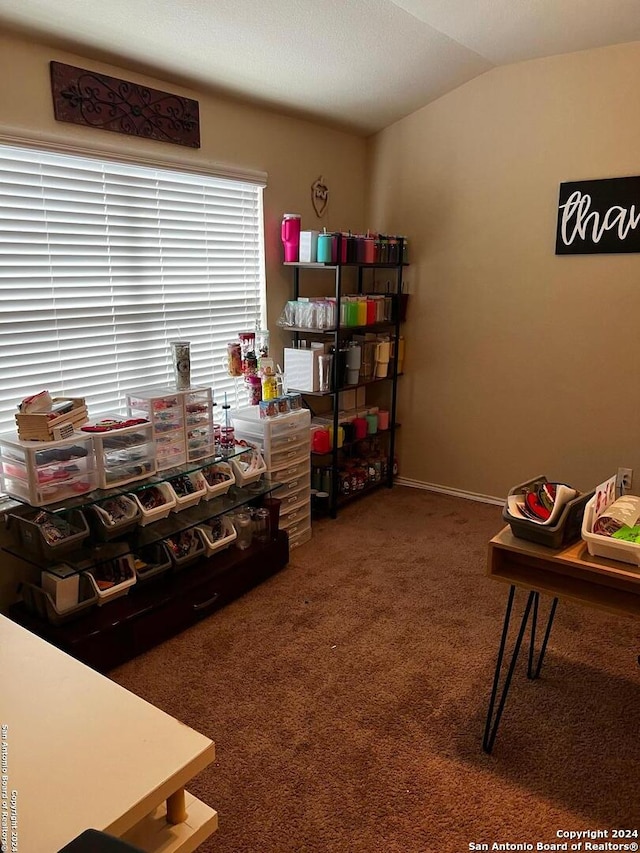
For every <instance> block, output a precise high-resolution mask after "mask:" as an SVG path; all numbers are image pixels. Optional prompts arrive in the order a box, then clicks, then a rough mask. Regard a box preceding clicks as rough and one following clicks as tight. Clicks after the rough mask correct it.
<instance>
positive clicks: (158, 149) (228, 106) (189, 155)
mask: <svg viewBox="0 0 640 853" xmlns="http://www.w3.org/2000/svg"><path fill="white" fill-rule="evenodd" d="M52 59H55V60H58V61H60V62H66V63H69V64H71V65H78V66H80V67H82V68H88V69H91V70H95V71H101V72H103V73H106V74H112V75H114V76H116V77H122V78H124V79H127V80H132V81H134V82H138V83H142V84H146V85H149V86H153V87H154V88H158V89H163V90H166V91H170V92H175V93H177V94H183V95H186V96H188V97H191V98H195V99H197V100H198V102H199V106H200V133H201V143H202V147H201V148H200V149H199V150H192V149H189V148H185V147H182V146H177V145H168V144H165V143H161V142H154V141H151V140H143V139H137V138H132V137H127V136H122V135H120V134H115V133H108V132H105V131H99V130H95V129H92V128H83V127H78V126H76V125H72V124H66V123H61V122H56V121H55V119H54V117H53V109H52V104H51V93H50V84H49V61H50V60H52ZM0 77H1V79H2V80H3V81H4V82H3V85H2V86H1V87H0V134H4V135H13V136H25V137H37V138H42V139H43V140H55V141H58V142H60V143H66V144H68V145H73V146H79V147H83V148H92V149H96V150H102V151H105V152H110V153H112V154H113V153H116V154H118V153H122V154H127V155H139V156H141V157H147V158H159V159H162V160H167V161H171V162H173V163H175V164H178V165H179V164H180V163H184V164H186V165H189V164H192V165H197V166H199V167H200V166H207V165H212V164H213V165H220V164H223V165H224V164H227V165H231V166H235V167H239V168H241V169H251V170H259V171H263V172H267V174H268V185H267V189H266V190H265V194H264V207H265V238H266V272H267V313H268V324H269V327H270V329H271V331H272V334H273V335H274V343H275V350H276V355H277V354H278V350H279V348H280V347H281V345H282V343H283V342H284V341H285V340H286V339H287V336H286V335H280V334H279V331H278V329H277V327H276V325H275V323H276V320H277V318H278V316H279V314H280V311H281V309H282V306H283V304H284V302H285V301H286V300H287V299H288V298H289V294H290V290H291V286H292V281H291V275H290V273H287V272H286V271H285V270H284V269H283V267H282V266H281V260H282V255H281V252H282V249H281V244H280V219H281V215H282V213H283V212H285V211H295V212H298V213H301V214H302V227H303V228H318V227H323V226H325V225H326V226H327V228H331V229H337V228H345V229H348V228H351V229H354V230H355V229H360V228H362V227H363V226H364V204H365V195H366V180H367V175H366V143H365V141H364V140H363V139H361V138H359V137H357V136H353V135H350V134H347V133H343V132H340V131H336V130H332V129H329V128H326V127H323V126H321V125H317V124H313V123H311V122H307V121H301V120H298V119H295V118H289V117H286V116H283V115H278V114H276V113H272V112H269V111H267V110H263V109H258V108H253V107H250V106H247V105H245V104H240V103H235V102H233V101H231V100H225V99H222V98H219V97H214V96H213V95H211V94H207V93H205V92H198V91H192V90H188V89H184V88H182V87H180V86H177V85H173V84H172V83H171V81H170V80H157V79H153V78H149V77H147V76H145V75H142V74H139V73H136V72H135V70H132V69H126V68H118V67H115V66H111V65H105V64H104V63H100V62H94V61H92V60H91V59H90V58H88V57H83V56H77V55H75V54H70V53H65V52H64V51H61V50H57V49H53V48H50V47H47V46H44V45H40V44H37V43H31V42H28V41H26V40H22V39H20V38H17V37H13V36H6V35H5V36H3V35H0ZM319 175H322V177H323V178H324V181H325V183H326V184H327V186H328V187H329V205H328V208H327V212H326V214H325V216H324V217H323V218H322V219H321V220H319V219H317V217H316V215H315V213H314V211H313V207H312V205H311V185H312V183H313V182H314V181H315V179H316V178H317V177H318V176H319ZM3 369H5V370H7V369H11V366H10V365H4V368H3ZM0 556H2V555H0ZM5 559H6V557H3V560H5ZM14 590H15V569H14V568H13V567H10V566H9V565H8V564H5V565H4V568H3V570H2V571H0V608H2V606H3V605H6V603H7V601H8V600H9V598H11V597H12V596H13V595H14Z"/></svg>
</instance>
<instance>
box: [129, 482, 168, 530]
mask: <svg viewBox="0 0 640 853" xmlns="http://www.w3.org/2000/svg"><path fill="white" fill-rule="evenodd" d="M129 497H130V498H131V499H132V500H133V501H134V503H136V504H137V505H138V507H139V509H140V517H139V518H138V524H139V525H140V527H145V526H146V525H147V524H151V523H152V522H154V521H158V520H159V519H161V518H166V517H167V516H168V515H169V513H170V512H171V510H172V509H173V508H174V507H175V505H176V502H177V499H176V494H175V492H174V491H173V489H172V488H171V486H168V485H167V484H166V483H156V485H154V486H146V487H145V488H144V489H138V491H137V492H132V493H131V494H130V495H129Z"/></svg>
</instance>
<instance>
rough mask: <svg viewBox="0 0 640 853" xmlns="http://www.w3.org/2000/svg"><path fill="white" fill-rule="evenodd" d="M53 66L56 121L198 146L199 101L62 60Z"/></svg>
mask: <svg viewBox="0 0 640 853" xmlns="http://www.w3.org/2000/svg"><path fill="white" fill-rule="evenodd" d="M50 66H51V92H52V94H53V110H54V115H55V117H56V119H57V120H58V121H69V122H72V123H73V124H83V125H85V126H86V127H97V128H100V130H112V131H114V132H115V133H127V134H129V135H131V136H142V137H144V138H146V139H157V140H158V141H160V142H174V143H176V144H177V145H187V146H189V147H190V148H199V147H200V115H199V111H198V102H197V101H194V100H192V99H191V98H183V97H181V96H180V95H172V94H170V93H169V92H160V91H159V90H158V89H151V88H149V87H148V86H140V85H138V84H137V83H129V82H127V81H126V80H119V79H118V78H117V77H108V76H107V75H106V74H97V73H96V72H95V71H86V70H84V69H82V68H75V67H74V66H73V65H64V64H63V63H62V62H51V63H50Z"/></svg>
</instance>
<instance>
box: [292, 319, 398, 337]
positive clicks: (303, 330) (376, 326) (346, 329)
mask: <svg viewBox="0 0 640 853" xmlns="http://www.w3.org/2000/svg"><path fill="white" fill-rule="evenodd" d="M394 326H395V322H394V321H393V320H380V322H378V323H367V324H365V325H363V326H340V328H339V329H335V328H331V329H310V328H309V327H308V326H280V327H279V328H281V329H282V330H283V331H285V332H297V333H298V334H301V335H335V334H336V332H337V333H338V334H339V335H350V334H353V332H372V333H373V332H382V331H385V330H387V329H389V328H390V327H391V328H393V327H394Z"/></svg>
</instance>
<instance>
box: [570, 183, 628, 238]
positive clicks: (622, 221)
mask: <svg viewBox="0 0 640 853" xmlns="http://www.w3.org/2000/svg"><path fill="white" fill-rule="evenodd" d="M590 207H591V196H590V195H589V194H588V193H584V194H583V193H581V192H580V190H575V192H573V193H571V195H570V196H569V198H568V199H567V200H566V202H565V203H564V204H561V205H560V209H561V210H562V218H561V221H560V234H561V236H562V241H563V243H564V244H565V246H570V245H571V244H572V243H573V241H574V240H575V239H576V237H579V238H580V239H581V240H588V239H591V240H592V242H593V243H599V242H600V240H601V238H602V235H603V234H604V233H605V231H613V230H615V229H617V233H618V238H619V239H620V240H624V239H625V238H626V237H627V235H628V234H629V232H630V231H632V230H635V229H636V228H637V227H638V225H639V224H640V211H636V206H635V204H632V205H631V206H630V207H628V208H627V207H621V206H620V205H618V204H614V205H612V206H611V207H610V208H608V210H607V211H606V213H604V214H602V213H600V212H599V211H597V210H592V211H590V210H589V208H590Z"/></svg>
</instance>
